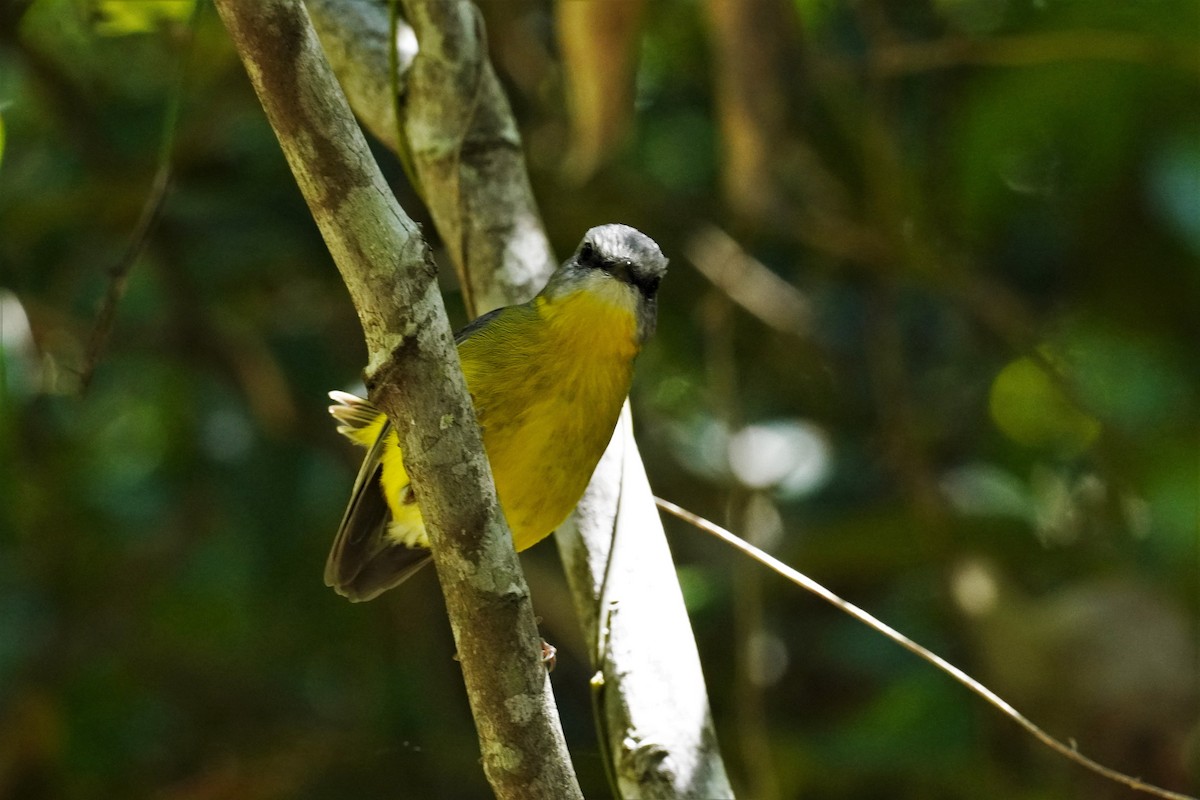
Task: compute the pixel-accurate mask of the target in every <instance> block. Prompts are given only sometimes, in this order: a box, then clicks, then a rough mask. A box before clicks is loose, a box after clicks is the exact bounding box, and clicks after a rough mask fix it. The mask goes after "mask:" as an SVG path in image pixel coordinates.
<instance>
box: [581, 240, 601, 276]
mask: <svg viewBox="0 0 1200 800" xmlns="http://www.w3.org/2000/svg"><path fill="white" fill-rule="evenodd" d="M579 263H580V264H581V265H582V266H585V267H592V268H598V269H603V268H604V266H605V265H604V259H602V258H600V254H599V253H597V252H596V247H595V245H593V244H592V243H591V242H584V243H583V244H581V245H580V246H579Z"/></svg>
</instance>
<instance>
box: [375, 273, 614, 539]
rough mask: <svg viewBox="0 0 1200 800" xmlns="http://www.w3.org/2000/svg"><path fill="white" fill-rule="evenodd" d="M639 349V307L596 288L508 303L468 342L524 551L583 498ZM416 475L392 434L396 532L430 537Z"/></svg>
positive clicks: (389, 483)
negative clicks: (413, 482)
mask: <svg viewBox="0 0 1200 800" xmlns="http://www.w3.org/2000/svg"><path fill="white" fill-rule="evenodd" d="M637 351H638V345H637V340H636V322H635V318H634V315H633V313H632V312H631V311H630V310H627V308H626V307H625V304H624V303H622V302H620V298H619V297H612V298H610V297H606V296H604V295H597V294H596V293H594V292H589V293H577V294H574V295H569V296H567V297H564V298H562V299H559V300H557V301H555V302H553V303H550V302H547V301H545V300H543V299H538V300H536V301H535V302H534V303H531V304H529V305H526V306H517V307H514V308H512V309H508V310H507V311H506V312H505V313H504V314H503V315H502V316H501V317H499V318H497V320H495V321H494V322H493V323H492V324H490V325H488V326H487V327H486V328H484V329H483V330H481V331H479V332H478V333H476V334H475V335H473V336H471V337H470V338H468V339H466V340H465V341H463V342H462V343H461V344H460V345H459V356H460V358H461V360H462V366H463V373H464V375H465V376H466V380H467V388H468V389H469V390H470V392H471V397H472V399H473V400H474V403H475V410H476V413H477V415H478V417H479V424H480V427H481V429H482V431H483V445H484V449H485V450H486V451H487V455H488V460H489V462H490V463H491V467H492V475H493V477H494V478H495V481H496V493H497V495H498V497H499V500H500V505H501V507H502V508H503V509H504V515H505V517H506V518H507V520H508V524H509V527H510V528H511V529H512V533H513V540H514V544H515V545H516V548H517V550H524V549H525V548H527V547H530V546H531V545H533V544H535V543H537V542H539V541H541V540H542V539H543V538H545V537H546V536H547V535H549V534H550V533H552V532H553V531H554V529H555V528H557V527H558V526H559V525H560V524H562V522H563V520H565V519H566V518H567V516H568V515H569V514H570V513H571V511H572V509H574V507H575V504H576V503H577V502H579V498H580V497H581V496H582V494H583V490H584V489H585V488H586V487H587V483H588V480H589V479H590V478H591V475H592V471H593V470H594V469H595V467H596V463H597V462H598V461H599V460H600V456H601V455H602V454H603V452H604V448H605V447H606V446H607V445H608V442H609V439H611V438H612V432H613V428H614V427H615V425H616V421H617V416H618V415H619V414H620V411H621V404H622V403H623V402H624V400H625V396H626V395H627V394H628V392H629V383H630V379H631V377H632V374H633V360H634V357H635V356H636V355H637ZM390 435H391V436H392V437H393V439H394V438H395V435H396V434H395V432H394V431H393V432H391V434H390ZM408 482H409V481H408V475H407V473H406V472H405V471H404V464H403V460H402V456H401V453H400V448H399V445H398V443H395V442H392V443H389V446H388V447H387V449H386V451H385V455H384V459H383V488H384V492H385V494H386V496H387V501H388V505H389V507H390V509H391V511H392V517H393V521H392V524H391V526H390V527H389V535H390V536H391V537H393V538H395V539H397V540H400V541H403V542H404V543H406V544H408V545H410V546H411V545H427V544H428V541H427V539H426V537H425V530H424V524H423V523H422V521H421V517H420V512H419V510H418V509H417V506H416V505H415V504H414V503H412V502H411V494H410V492H409V490H408ZM406 500H408V502H406Z"/></svg>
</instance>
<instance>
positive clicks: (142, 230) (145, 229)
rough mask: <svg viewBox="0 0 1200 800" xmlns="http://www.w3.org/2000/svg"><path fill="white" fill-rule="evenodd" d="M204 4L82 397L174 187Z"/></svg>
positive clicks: (99, 319)
mask: <svg viewBox="0 0 1200 800" xmlns="http://www.w3.org/2000/svg"><path fill="white" fill-rule="evenodd" d="M202 5H204V4H203V3H196V4H195V6H193V8H192V13H191V16H190V17H188V21H187V24H186V26H185V27H186V30H187V32H188V40H187V45H186V47H185V49H184V52H183V55H182V56H181V57H180V59H179V63H178V65H177V67H176V73H175V81H174V85H173V86H172V88H171V95H170V97H169V99H168V101H167V107H166V110H165V111H164V112H163V130H162V139H161V140H160V142H159V146H158V162H157V166H156V167H155V170H154V180H153V182H152V183H151V184H150V193H149V194H148V195H147V196H146V200H145V202H144V203H143V204H142V213H141V214H140V215H139V216H138V221H137V224H136V225H134V227H133V231H132V232H131V233H130V234H129V241H128V242H127V243H126V245H125V251H124V252H123V253H122V254H121V257H120V258H119V259H118V260H117V262H116V263H115V264H113V266H112V267H110V268H109V270H108V275H109V280H108V288H107V289H106V290H105V292H104V299H103V300H101V301H100V309H99V310H98V311H97V312H96V322H95V324H94V325H93V326H92V335H91V336H90V337H89V338H88V346H87V353H86V355H85V357H84V360H83V366H82V367H81V368H80V371H79V394H80V395H81V396H82V395H84V394H86V393H87V390H88V387H89V386H91V383H92V378H93V377H94V376H95V373H96V367H97V366H98V365H99V363H100V359H101V357H102V356H103V355H104V350H105V348H106V347H107V345H108V340H109V338H110V337H111V336H112V330H113V324H114V323H115V322H116V318H117V306H118V305H120V303H121V299H122V298H123V297H124V296H125V290H126V289H127V288H128V286H129V275H130V273H131V272H132V271H133V265H134V264H136V263H137V260H138V258H139V257H140V256H141V254H142V252H143V251H144V250H145V249H146V245H147V244H149V242H150V234H151V233H152V232H153V230H154V226H155V224H156V223H157V222H158V220H159V219H160V218H161V217H162V211H163V207H164V206H165V205H166V200H167V191H168V189H170V187H171V176H172V164H171V155H172V153H173V152H174V150H175V131H176V129H177V128H178V126H179V113H180V109H181V108H182V106H183V95H184V89H185V88H186V86H187V75H188V67H189V65H190V64H191V59H192V54H193V52H194V50H195V47H194V44H195V41H196V22H197V20H198V19H199V14H200V7H201V6H202Z"/></svg>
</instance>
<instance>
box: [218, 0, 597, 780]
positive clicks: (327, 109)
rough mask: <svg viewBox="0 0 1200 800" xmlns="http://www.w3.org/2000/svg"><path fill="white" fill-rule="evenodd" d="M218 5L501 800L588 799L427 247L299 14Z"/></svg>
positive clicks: (259, 3)
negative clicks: (378, 443)
mask: <svg viewBox="0 0 1200 800" xmlns="http://www.w3.org/2000/svg"><path fill="white" fill-rule="evenodd" d="M216 5H217V9H218V11H219V12H220V14H221V18H222V20H223V21H224V23H225V26H226V28H227V29H228V30H229V33H230V36H231V37H232V39H233V42H234V45H235V46H236V48H237V50H238V53H239V55H240V56H241V58H242V61H243V63H244V64H245V66H246V71H247V72H248V73H249V75H250V79H251V82H252V83H253V84H254V88H255V91H256V92H257V93H258V97H259V100H260V102H261V103H262V105H263V108H264V109H265V110H266V112H267V117H268V119H269V120H270V122H271V126H272V127H273V128H274V129H275V133H276V135H277V136H278V138H279V142H280V145H281V146H282V148H283V151H284V154H285V155H286V156H287V160H288V163H289V165H290V166H291V168H292V172H293V174H294V175H295V177H296V182H297V184H298V185H299V186H300V190H301V192H302V193H303V194H304V197H305V200H306V201H307V202H308V205H309V208H310V210H311V211H312V214H313V218H314V219H315V220H316V222H317V225H318V226H319V227H320V229H321V233H322V235H323V236H324V238H325V242H326V244H327V245H328V247H329V251H330V253H331V254H332V255H333V258H334V261H335V262H336V263H337V266H338V269H339V270H340V271H341V273H342V277H343V280H344V281H345V283H346V286H347V288H348V289H349V291H350V295H351V298H352V300H353V301H354V305H355V308H356V310H357V311H358V314H359V318H360V320H361V321H362V324H363V331H364V333H365V336H366V341H367V348H368V352H369V366H368V368H367V384H368V386H369V387H370V389H371V396H372V399H373V400H375V402H376V403H377V404H378V405H379V406H380V408H382V409H383V410H384V411H385V412H387V414H388V417H389V418H390V419H391V420H392V422H393V424H395V425H396V427H397V430H398V431H399V432H400V435H401V440H402V442H403V445H404V448H405V465H406V467H407V468H408V471H409V473H410V475H411V476H412V480H413V484H414V486H415V488H416V490H417V495H418V497H419V498H420V503H421V511H422V513H423V514H424V517H425V521H426V524H427V526H428V529H429V534H430V540H431V543H432V546H433V555H434V562H435V564H436V565H437V571H438V577H439V579H440V581H441V583H442V590H443V592H444V594H445V597H446V606H447V610H448V612H449V615H450V621H451V626H452V627H453V630H454V638H455V641H456V643H457V645H458V651H459V657H460V660H461V662H462V669H463V676H464V679H465V682H466V686H467V693H468V696H469V699H470V702H471V709H472V712H473V713H474V715H475V721H476V728H477V730H478V733H479V741H480V748H481V750H482V753H483V765H484V770H485V772H486V773H487V777H488V780H489V781H490V782H491V784H492V787H493V789H494V790H495V792H496V795H497V796H498V797H502V798H547V799H548V800H549V799H551V798H553V800H559V799H560V798H572V797H581V795H580V792H579V787H578V784H577V782H576V780H575V775H574V773H573V771H572V769H571V764H570V757H569V754H568V753H567V750H566V745H565V743H564V741H563V736H562V730H561V728H560V727H559V722H558V716H557V713H556V710H555V708H554V703H553V698H552V697H551V695H550V691H549V681H548V679H547V677H546V674H545V670H544V668H543V666H542V664H541V661H540V658H539V639H538V635H537V629H536V625H535V624H534V618H533V611H532V607H531V604H530V599H529V590H528V588H527V587H526V585H525V580H524V577H523V575H522V573H521V571H520V567H519V565H518V563H517V560H516V554H515V553H514V552H513V548H512V542H511V537H510V534H509V532H508V529H507V525H506V524H505V523H504V518H503V516H502V515H501V514H500V510H499V507H498V505H497V503H496V495H495V489H494V487H493V485H492V478H491V473H490V470H489V469H488V463H487V459H486V457H485V456H484V455H483V447H482V441H481V439H480V435H479V428H478V425H477V423H476V421H475V413H474V409H473V407H472V405H471V403H470V400H469V397H468V395H467V392H466V386H465V383H464V381H463V376H462V370H461V369H460V368H459V366H458V357H457V351H456V350H455V348H454V343H453V338H452V337H451V334H450V327H449V323H448V321H447V318H446V311H445V307H444V306H443V304H442V302H441V296H440V294H439V293H438V290H437V283H436V280H435V276H436V270H435V269H434V266H433V263H432V260H431V258H430V255H429V251H428V247H427V246H426V245H425V243H424V242H423V241H422V239H421V237H420V235H419V232H418V230H417V227H416V225H415V224H414V223H413V222H412V220H410V219H409V218H408V217H407V216H406V215H405V213H404V211H403V210H402V209H401V208H400V206H399V204H398V203H397V202H396V200H395V198H394V197H393V196H392V194H391V192H390V190H389V189H388V187H387V185H386V184H385V183H384V180H383V176H382V175H381V174H380V172H379V169H378V166H377V165H376V164H375V162H374V160H373V159H372V158H371V155H370V152H369V150H368V149H367V145H366V141H365V140H364V139H363V136H362V133H361V131H359V129H358V125H357V124H356V123H355V121H354V118H353V116H352V115H351V113H350V109H349V107H348V106H347V105H346V101H345V97H344V95H343V94H342V92H341V89H340V88H339V87H338V85H337V82H336V81H335V80H334V77H333V73H332V71H331V70H330V68H329V65H328V63H327V62H326V61H325V56H324V54H323V52H322V50H321V45H320V43H319V42H318V41H317V38H316V34H315V33H314V31H313V29H312V26H311V24H310V22H309V18H308V14H307V12H306V11H305V9H304V6H303V5H302V4H301V3H300V2H299V0H217V2H216ZM401 374H402V375H403V376H404V380H403V381H399V380H396V378H397V377H398V376H399V375H401Z"/></svg>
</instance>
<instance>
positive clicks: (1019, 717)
mask: <svg viewBox="0 0 1200 800" xmlns="http://www.w3.org/2000/svg"><path fill="white" fill-rule="evenodd" d="M654 502H655V503H657V504H658V507H659V508H661V509H662V510H663V511H666V512H667V513H668V514H672V515H674V516H676V517H678V518H679V519H681V520H683V521H684V522H687V523H688V524H689V525H693V526H695V527H696V528H698V529H700V530H702V531H704V532H705V533H708V534H711V535H712V536H715V537H716V538H718V539H720V540H721V541H723V542H725V543H726V544H728V545H730V546H732V547H734V548H735V549H737V550H740V551H741V552H742V553H744V554H745V555H747V556H749V557H750V558H753V559H754V560H755V561H757V562H759V563H760V564H762V565H764V566H765V567H767V568H768V569H770V570H772V571H773V572H776V573H778V574H779V575H782V576H783V577H785V578H787V579H788V580H789V581H791V582H792V583H794V584H796V585H797V586H799V587H800V588H802V589H804V590H806V591H808V592H811V593H812V594H815V595H816V596H817V597H819V598H821V599H822V600H824V601H825V602H827V603H829V604H830V605H832V606H833V607H834V608H836V609H838V610H839V611H842V612H844V613H846V614H849V615H850V616H852V617H854V618H855V619H856V620H858V621H859V622H861V623H863V624H864V625H866V626H867V627H869V628H871V629H872V630H875V631H878V632H879V633H881V634H883V635H884V636H886V637H887V638H889V639H891V640H892V641H893V642H895V643H896V644H898V645H900V646H901V647H903V648H904V649H905V650H908V651H909V652H910V653H913V654H914V655H916V656H917V657H919V658H921V659H922V660H924V661H926V662H928V663H930V664H932V665H933V666H935V667H936V668H937V669H939V670H941V671H942V672H944V673H946V674H947V675H949V676H950V677H951V678H953V679H954V680H956V681H958V682H959V683H961V684H962V685H963V686H965V687H967V689H969V690H970V691H971V692H972V693H973V694H976V695H978V696H979V697H982V698H983V699H984V700H985V701H987V703H988V704H989V705H991V706H993V707H994V708H996V709H997V710H999V711H1000V713H1002V714H1004V716H1006V717H1008V718H1009V719H1011V720H1013V721H1014V722H1016V723H1017V724H1018V725H1020V726H1021V727H1022V728H1024V729H1025V730H1026V731H1027V732H1028V733H1029V734H1030V735H1031V736H1033V737H1034V738H1035V739H1037V740H1038V741H1039V742H1041V743H1042V744H1044V745H1045V746H1046V747H1049V748H1050V749H1051V750H1053V751H1054V752H1056V753H1058V754H1059V755H1061V756H1063V757H1064V758H1066V759H1067V760H1069V761H1074V762H1075V763H1076V764H1079V765H1080V766H1082V767H1084V768H1085V769H1088V770H1091V771H1092V772H1094V773H1096V774H1097V775H1100V776H1102V777H1104V778H1107V779H1108V780H1110V781H1115V782H1116V783H1120V784H1124V785H1125V786H1128V787H1129V788H1130V789H1133V790H1135V791H1139V792H1146V793H1147V794H1152V795H1154V796H1155V797H1164V798H1167V800H1197V798H1195V797H1191V796H1189V795H1186V794H1182V793H1180V792H1172V791H1170V790H1168V789H1162V788H1160V787H1158V786H1154V785H1153V784H1149V783H1146V782H1145V781H1142V780H1139V779H1137V778H1134V777H1131V776H1129V775H1126V774H1124V773H1123V772H1117V771H1116V770H1115V769H1111V768H1109V767H1106V766H1104V765H1103V764H1100V763H1098V762H1096V761H1093V760H1092V759H1090V758H1088V757H1087V756H1085V755H1083V754H1082V753H1080V752H1079V750H1078V749H1076V747H1075V745H1074V744H1073V743H1072V744H1069V745H1068V744H1065V743H1063V742H1060V741H1059V740H1058V739H1055V738H1054V737H1053V736H1051V735H1050V734H1048V733H1046V732H1045V731H1044V730H1042V729H1041V728H1039V727H1038V726H1037V725H1035V724H1033V722H1031V721H1030V720H1029V718H1028V717H1026V716H1025V715H1024V714H1022V713H1020V712H1019V711H1017V710H1016V709H1015V708H1013V707H1012V706H1011V705H1009V704H1008V703H1007V702H1006V701H1005V700H1004V698H1002V697H1000V696H999V695H997V694H996V693H995V692H993V691H992V690H991V689H989V688H987V687H986V686H984V685H983V684H982V683H980V682H979V681H977V680H975V679H974V678H972V677H971V676H970V675H968V674H967V673H965V672H963V671H962V670H961V669H959V668H958V667H956V666H954V665H953V664H951V663H950V662H949V661H947V660H946V659H944V658H942V657H941V656H939V655H938V654H937V653H934V652H933V651H931V650H928V649H926V648H924V647H922V646H921V645H919V644H917V643H916V642H914V641H913V640H912V639H909V638H908V637H907V636H905V635H904V634H903V633H900V631H898V630H896V629H895V628H893V627H891V626H890V625H887V624H886V623H884V622H881V621H880V620H878V619H876V618H875V617H873V616H871V615H870V614H868V613H867V612H866V611H863V610H862V609H861V608H859V607H858V606H856V605H854V604H853V603H851V602H848V601H846V600H843V599H842V598H841V597H838V596H837V595H836V594H834V593H833V592H831V591H829V590H828V589H826V588H825V587H824V586H822V585H821V584H819V583H817V582H816V581H814V580H813V579H812V578H810V577H808V576H807V575H805V574H804V573H802V572H800V571H799V570H795V569H792V568H791V567H789V566H788V565H787V564H785V563H783V562H782V561H780V560H779V559H777V558H775V557H774V556H772V555H770V554H769V553H766V552H764V551H762V550H760V549H759V548H757V547H755V546H754V545H752V544H750V543H749V542H747V541H745V540H744V539H742V538H740V537H738V536H736V535H734V534H733V533H730V532H729V531H727V530H725V529H724V528H722V527H721V526H720V525H717V524H716V523H714V522H709V521H708V520H706V519H705V518H704V517H701V516H698V515H696V514H693V513H692V512H691V511H688V510H687V509H686V508H682V507H680V506H677V505H675V504H674V503H672V502H671V501H669V500H663V499H662V498H660V497H656V498H654Z"/></svg>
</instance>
